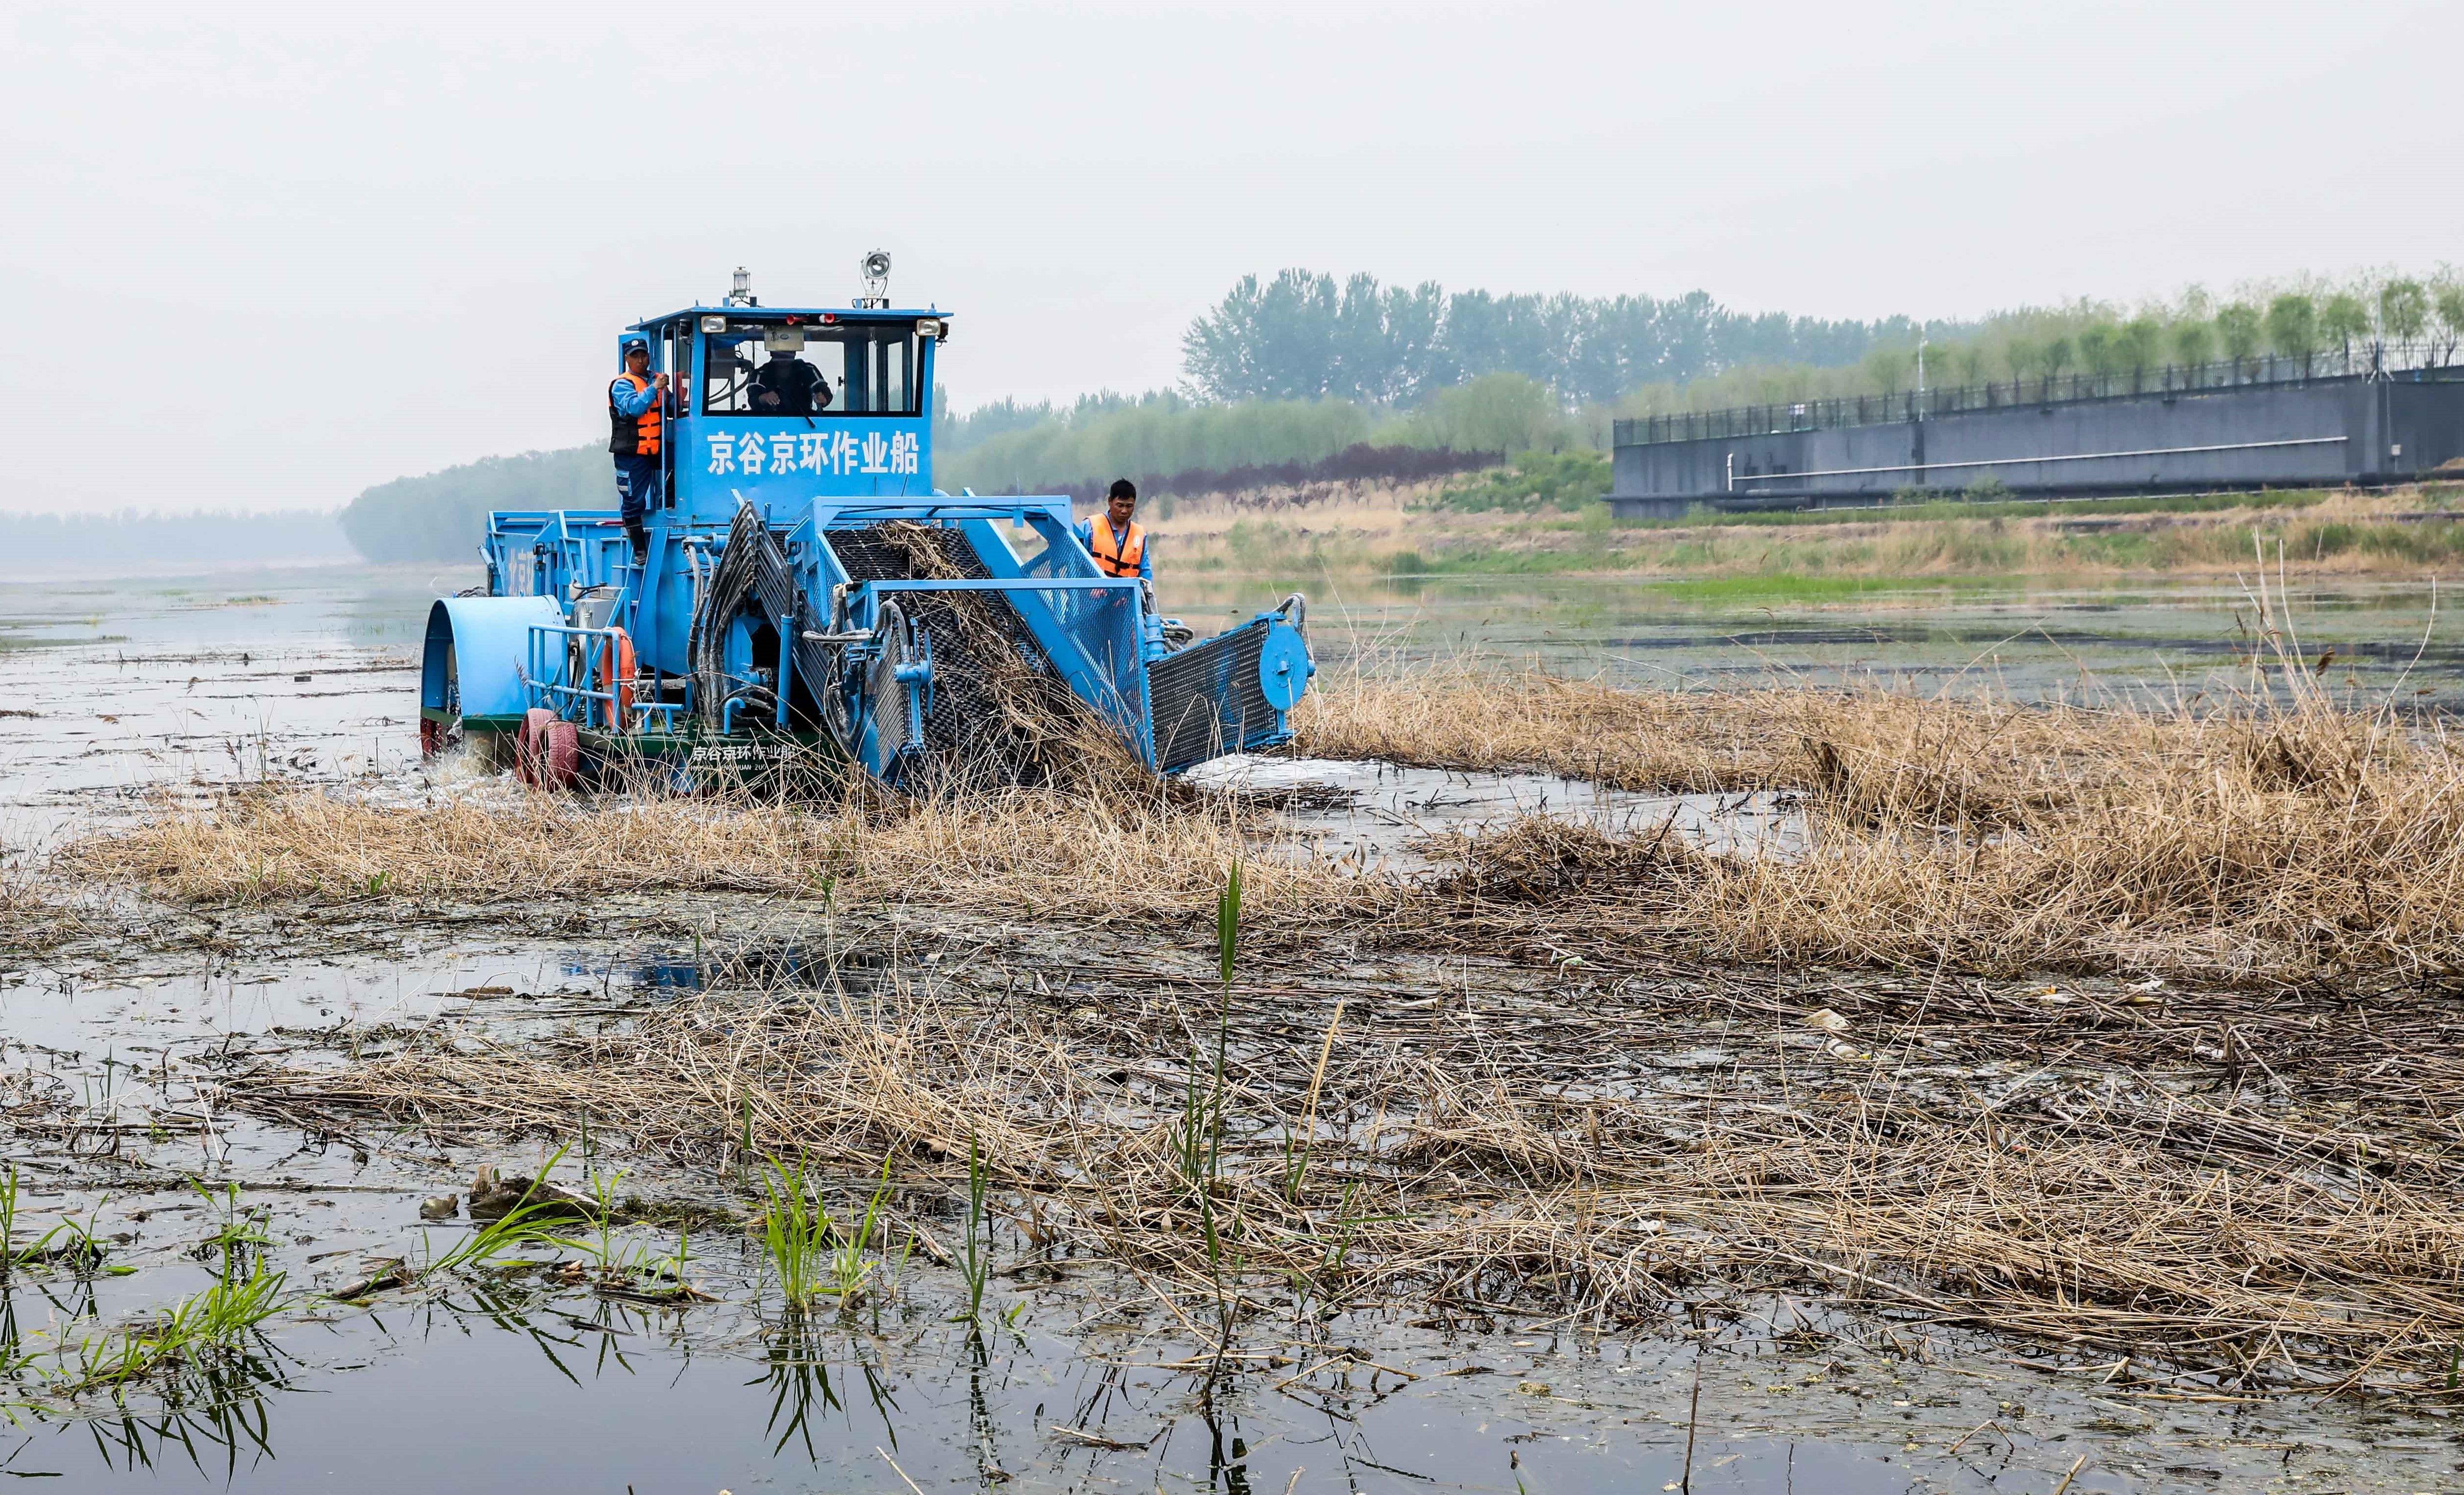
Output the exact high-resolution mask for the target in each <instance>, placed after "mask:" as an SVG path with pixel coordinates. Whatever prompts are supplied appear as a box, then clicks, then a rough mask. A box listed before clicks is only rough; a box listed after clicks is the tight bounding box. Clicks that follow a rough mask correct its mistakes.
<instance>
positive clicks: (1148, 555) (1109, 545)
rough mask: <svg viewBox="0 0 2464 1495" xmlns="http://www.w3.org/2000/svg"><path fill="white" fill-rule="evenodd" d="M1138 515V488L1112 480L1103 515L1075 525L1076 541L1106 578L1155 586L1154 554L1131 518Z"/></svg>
mask: <svg viewBox="0 0 2464 1495" xmlns="http://www.w3.org/2000/svg"><path fill="white" fill-rule="evenodd" d="M1137 512H1138V486H1137V484H1135V483H1133V482H1131V481H1130V480H1129V479H1128V478H1126V477H1118V478H1114V479H1113V480H1112V491H1111V494H1110V495H1108V496H1107V497H1106V498H1105V500H1104V512H1103V513H1102V514H1100V515H1097V516H1096V517H1093V518H1091V519H1089V520H1088V521H1087V522H1086V523H1084V524H1081V525H1079V526H1078V539H1079V540H1080V542H1081V543H1083V544H1084V545H1086V547H1087V550H1088V552H1089V554H1090V555H1092V556H1093V557H1094V558H1095V569H1097V570H1099V571H1101V572H1103V573H1104V574H1105V575H1106V576H1133V577H1136V578H1137V579H1138V580H1140V581H1142V582H1145V583H1148V585H1149V586H1150V587H1152V586H1153V585H1154V583H1155V552H1154V551H1153V550H1151V549H1150V548H1149V547H1148V545H1147V532H1146V530H1145V528H1144V527H1143V526H1142V525H1140V524H1139V523H1138V521H1137V520H1136V519H1135V518H1133V517H1132V516H1133V515H1135V514H1136V513H1137Z"/></svg>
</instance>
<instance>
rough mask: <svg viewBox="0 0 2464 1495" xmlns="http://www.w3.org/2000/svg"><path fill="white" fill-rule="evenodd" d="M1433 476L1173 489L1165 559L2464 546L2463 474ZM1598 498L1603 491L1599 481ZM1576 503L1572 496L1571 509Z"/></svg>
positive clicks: (1283, 565) (1851, 569)
mask: <svg viewBox="0 0 2464 1495" xmlns="http://www.w3.org/2000/svg"><path fill="white" fill-rule="evenodd" d="M1499 481H1502V480H1492V481H1487V482H1485V484H1484V486H1483V487H1481V488H1478V489H1475V490H1472V493H1473V497H1472V500H1471V504H1469V505H1467V504H1466V503H1465V502H1464V501H1463V498H1462V496H1461V495H1463V493H1464V492H1465V485H1463V484H1461V483H1449V482H1448V481H1446V480H1442V479H1441V480H1431V481H1425V482H1420V483H1415V484H1407V485H1379V484H1350V485H1341V484H1329V485H1322V486H1317V487H1309V488H1278V489H1268V490H1261V491H1257V492H1253V493H1248V494H1243V495H1233V496H1228V497H1223V498H1218V499H1209V500H1195V501H1190V502H1184V503H1177V504H1174V505H1171V506H1170V507H1169V509H1168V510H1166V511H1164V512H1160V513H1157V514H1155V516H1153V517H1151V518H1150V520H1149V528H1150V530H1151V531H1152V532H1153V533H1154V534H1155V538H1156V539H1158V540H1159V541H1160V542H1161V544H1160V546H1159V548H1158V550H1157V552H1156V563H1157V564H1158V565H1159V566H1167V567H1177V568H1182V569H1184V570H1186V571H1187V572H1189V573H1191V574H1204V573H1210V572H1225V573H1235V574H1243V575H1268V576H1274V577H1278V578H1285V577H1289V578H1306V577H1308V576H1310V575H1312V574H1320V573H1323V574H1330V575H1338V576H1346V575H1348V576H1359V577H1392V578H1398V579H1412V578H1442V577H1451V576H1464V577H1481V576H1551V575H1569V576H1573V575H1598V576H1617V577H1619V578H1625V579H1634V580H1642V581H1670V582H1679V581H1697V582H1706V583H1738V584H1739V589H1740V590H1752V589H1756V588H1755V586H1754V583H1769V585H1770V589H1771V590H1776V591H1783V592H1803V593H1805V594H1807V595H1808V596H1809V597H1810V598H1812V599H1813V600H1822V597H1823V594H1824V593H1825V592H1826V591H1828V592H1832V593H1837V594H1838V595H1840V596H1842V597H1852V596H1858V595H1864V594H1869V593H1871V592H1874V591H1878V590H1892V589H1897V587H1898V586H1899V585H1901V584H1904V585H1905V586H1906V587H1909V588H1924V587H1927V586H1931V585H1939V584H1945V583H1960V582H1963V581H1974V582H1980V583H1985V582H1993V583H2001V582H2008V581H2009V580H2010V579H2012V578H2014V577H2022V576H2024V577H2043V578H2083V579H2086V578H2130V577H2149V576H2173V577H2189V576H2200V577H2217V578H2230V577H2233V576H2234V575H2237V574H2240V575H2247V574H2248V573H2250V572H2251V571H2252V570H2253V569H2254V567H2255V564H2256V561H2257V557H2258V554H2259V551H2260V548H2261V547H2263V549H2264V553H2265V555H2266V556H2267V557H2268V559H2269V564H2270V566H2271V567H2273V565H2274V563H2275V561H2276V558H2277V556H2278V555H2279V553H2280V554H2281V556H2282V557H2283V559H2284V561H2285V562H2286V563H2287V564H2288V565H2292V566H2296V567H2299V568H2300V569H2301V571H2302V572H2303V574H2305V575H2336V576H2384V577H2390V578H2394V577H2407V578H2421V577H2426V576H2429V575H2432V574H2438V573H2441V572H2452V571H2453V570H2454V569H2455V568H2456V567H2457V565H2458V564H2459V562H2464V528H2459V527H2458V526H2457V525H2456V524H2455V523H2454V520H2455V519H2457V518H2460V517H2464V483H2445V482H2441V483H2428V484H2422V485H2418V486H2409V487H2403V488H2395V489H2387V490H2374V491H2364V490H2351V489H2308V490H2285V491H2270V492H2264V493H2222V494H2189V495H2168V496H2157V497H2145V498H2099V499H2085V500H2078V501H2067V502H2054V503H2047V502H2042V501H2036V502H2027V501H1999V502H1995V501H1982V502H1969V501H1966V500H1957V499H1928V498H1925V497H1922V496H1915V497H1912V498H1911V500H1910V501H1908V502H1904V503H1899V504H1892V505H1886V506H1882V507H1880V508H1865V509H1824V510H1796V511H1781V512H1776V513H1769V514H1740V515H1712V514H1709V513H1702V514H1697V515H1694V516H1690V517H1685V518H1680V519H1653V520H1635V521H1620V520H1617V519H1613V518H1612V517H1610V516H1609V515H1608V514H1607V512H1606V511H1605V509H1604V508H1603V507H1602V506H1600V505H1598V504H1596V503H1589V504H1581V503H1576V502H1574V501H1573V497H1572V496H1571V495H1570V496H1569V497H1568V498H1566V499H1563V500H1557V501H1549V500H1546V499H1538V500H1534V501H1533V502H1531V503H1530V504H1529V506H1528V507H1519V508H1518V507H1507V506H1503V505H1497V504H1494V503H1491V502H1489V501H1488V500H1489V498H1490V495H1492V494H1493V493H1494V492H1495V491H1496V488H1497V486H1498V483H1499ZM1583 496H1586V497H1589V496H1594V495H1583ZM1560 502H1562V503H1563V504H1564V507H1559V506H1558V504H1559V503H1560Z"/></svg>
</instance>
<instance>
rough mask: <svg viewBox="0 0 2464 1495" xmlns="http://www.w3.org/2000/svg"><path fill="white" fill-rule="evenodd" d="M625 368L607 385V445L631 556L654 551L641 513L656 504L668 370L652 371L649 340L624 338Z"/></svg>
mask: <svg viewBox="0 0 2464 1495" xmlns="http://www.w3.org/2000/svg"><path fill="white" fill-rule="evenodd" d="M624 348H625V371H624V372H623V373H621V374H619V375H617V376H616V378H615V381H614V382H613V383H611V384H610V385H608V386H607V450H608V451H609V452H610V453H611V454H613V455H614V457H615V458H616V500H617V508H618V510H619V511H620V512H621V513H622V514H623V515H624V518H625V537H626V538H627V539H630V540H631V541H632V542H633V561H634V563H635V564H637V565H638V564H640V563H641V562H642V561H645V560H647V559H648V558H649V553H650V537H649V534H647V533H646V532H645V531H644V529H643V527H642V517H643V515H645V514H647V513H648V512H649V511H650V510H651V509H653V508H655V507H657V505H658V497H659V453H660V451H662V450H663V448H664V446H665V438H666V429H665V428H666V421H665V416H666V414H667V410H666V407H667V398H668V376H667V375H665V374H660V375H657V376H655V377H653V376H652V375H651V373H650V341H649V339H648V338H642V337H627V339H625V341H624Z"/></svg>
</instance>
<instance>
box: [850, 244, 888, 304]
mask: <svg viewBox="0 0 2464 1495" xmlns="http://www.w3.org/2000/svg"><path fill="white" fill-rule="evenodd" d="M855 268H856V273H857V274H858V275H863V276H864V295H862V296H860V297H856V298H855V304H856V306H857V308H858V309H859V310H879V309H880V308H882V307H885V306H888V305H889V304H890V252H889V251H888V250H874V251H873V252H872V253H869V254H867V255H866V256H865V257H864V258H862V259H860V260H858V261H856V267H855Z"/></svg>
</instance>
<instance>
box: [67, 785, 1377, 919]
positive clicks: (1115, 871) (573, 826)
mask: <svg viewBox="0 0 2464 1495" xmlns="http://www.w3.org/2000/svg"><path fill="white" fill-rule="evenodd" d="M1281 834H1282V833H1281V832H1280V831H1279V830H1278V828H1277V827H1276V826H1275V824H1273V822H1272V821H1271V820H1270V819H1269V818H1267V817H1265V816H1264V815H1261V814H1257V813H1255V812H1249V811H1244V810H1243V809H1242V808H1241V807H1240V806H1238V805H1237V804H1235V803H1232V802H1222V801H1206V802H1198V801H1176V800H1173V799H1170V798H1167V797H1165V796H1163V795H1160V794H1156V793H1153V792H1147V793H1117V794H1109V795H1108V794H1102V793H1091V792H1080V793H1073V794H1069V795H1062V794H1057V793H1047V792H1043V791H1036V790H1019V789H1009V790H1001V791H997V792H992V793H986V794H978V795H971V796H966V797H957V796H946V797H939V798H935V799H931V800H922V801H904V800H892V801H889V802H864V801H850V802H845V803H841V804H836V805H806V806H789V805H781V804H775V803H745V802H729V801H696V800H649V801H644V802H637V803H630V804H625V805H621V806H610V807H606V808H600V807H596V806H594V805H592V804H591V803H589V802H581V801H573V800H565V799H559V798H556V797H553V796H547V795H525V796H522V797H519V798H517V799H510V800H505V801H499V802H489V803H477V802H467V801H443V802H437V803H434V804H431V805H428V806H422V807H415V808H388V807H381V806H377V805H371V804H367V803H363V802H357V801H354V800H351V799H347V798H343V797H340V796H336V795H329V794H326V793H322V792H319V791H315V790H269V791H261V792H260V791H251V792H245V793H240V794H236V795H233V796H231V797H230V798H228V799H227V800H225V801H224V802H222V803H221V804H219V805H218V806H216V807H214V808H211V809H207V810H182V811H177V812H174V813H170V814H166V815H165V816H163V817H162V818H160V819H158V820H155V821H153V822H151V823H150V824H144V825H142V826H139V827H138V828H136V829H133V830H128V831H121V832H110V833H105V834H102V835H99V836H96V837H93V838H90V839H88V840H86V841H83V842H80V843H78V844H77V845H76V846H72V847H70V848H69V849H68V851H67V852H66V853H64V855H63V858H62V865H63V866H64V867H65V868H68V869H70V870H74V871H78V872H82V873H84V874H86V875H89V876H97V877H103V878H109V879H114V880H120V881H126V882H132V883H135V884H138V885H139V886H141V887H143V888H144V889H145V890H147V891H149V892H151V893H154V894H156V895H158V896H162V897H166V898H174V899H179V900H182V901H187V902H198V903H238V904H255V903H265V902H271V901H275V900H281V899H292V898H375V897H431V898H452V899H463V900H492V899H505V898H534V897H575V896H584V895H592V894H604V893H612V892H646V893H648V892H668V891H693V890H701V891H733V892H747V893H759V894H765V895H769V896H773V897H779V898H810V899H821V898H825V897H826V898H830V899H833V900H836V901H838V902H841V903H853V902H915V903H923V904H937V905H941V906H946V907H953V908H967V909H989V910H995V911H999V912H1029V911H1032V912H1039V913H1049V914H1054V915H1075V916H1085V917H1101V916H1105V915H1108V914H1110V915H1119V916H1124V917H1129V916H1139V917H1164V918H1171V917H1177V916H1181V915H1186V914H1190V913H1194V912H1202V911H1204V910H1206V909H1209V908H1211V907H1212V905H1213V900H1214V897H1215V885H1216V880H1217V878H1218V877H1219V876H1220V870H1219V869H1220V868H1222V867H1223V866H1224V865H1225V864H1227V863H1228V862H1231V861H1233V860H1235V859H1236V858H1239V857H1242V856H1243V855H1248V856H1253V857H1260V858H1261V860H1260V862H1259V865H1258V867H1257V869H1256V872H1255V874H1254V882H1253V891H1252V896H1253V899H1254V901H1255V902H1256V903H1258V904H1259V905H1260V906H1261V907H1262V908H1265V909H1271V910H1273V911H1275V912H1278V913H1279V914H1281V915H1285V916H1287V917H1290V918H1293V919H1296V920H1300V921H1303V922H1308V921H1310V920H1314V919H1320V918H1331V917H1340V916H1348V915H1357V914H1360V913H1363V912H1375V909H1376V908H1377V907H1378V906H1379V904H1380V902H1381V900H1391V897H1392V890H1391V889H1390V888H1388V887H1385V886H1383V885H1378V884H1374V883H1369V882H1364V881H1361V880H1358V879H1347V878H1343V877H1340V876H1338V875H1336V874H1335V873H1334V872H1333V871H1332V870H1331V869H1329V868H1322V867H1317V866H1314V865H1310V864H1309V863H1307V862H1305V861H1303V860H1302V859H1300V858H1298V857H1296V856H1290V857H1282V856H1274V855H1271V854H1269V853H1271V852H1273V851H1274V849H1275V848H1276V846H1277V844H1278V841H1279V837H1280V836H1281Z"/></svg>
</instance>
